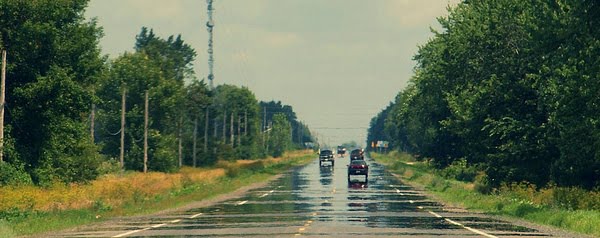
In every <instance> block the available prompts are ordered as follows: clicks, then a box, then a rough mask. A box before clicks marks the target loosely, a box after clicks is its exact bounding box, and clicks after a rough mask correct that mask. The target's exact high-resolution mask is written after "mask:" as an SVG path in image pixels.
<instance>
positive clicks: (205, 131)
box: [194, 106, 208, 167]
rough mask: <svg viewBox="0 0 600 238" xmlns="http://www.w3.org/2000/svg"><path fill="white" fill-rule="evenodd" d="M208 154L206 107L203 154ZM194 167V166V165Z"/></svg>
mask: <svg viewBox="0 0 600 238" xmlns="http://www.w3.org/2000/svg"><path fill="white" fill-rule="evenodd" d="M207 152H208V106H206V113H205V119H204V153H207ZM194 167H195V165H194Z"/></svg>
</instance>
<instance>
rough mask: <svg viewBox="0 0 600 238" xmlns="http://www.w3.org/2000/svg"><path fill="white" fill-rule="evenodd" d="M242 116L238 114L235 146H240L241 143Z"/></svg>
mask: <svg viewBox="0 0 600 238" xmlns="http://www.w3.org/2000/svg"><path fill="white" fill-rule="evenodd" d="M241 128H242V117H241V116H240V115H238V125H237V130H238V131H237V146H240V145H241V144H242V131H241Z"/></svg>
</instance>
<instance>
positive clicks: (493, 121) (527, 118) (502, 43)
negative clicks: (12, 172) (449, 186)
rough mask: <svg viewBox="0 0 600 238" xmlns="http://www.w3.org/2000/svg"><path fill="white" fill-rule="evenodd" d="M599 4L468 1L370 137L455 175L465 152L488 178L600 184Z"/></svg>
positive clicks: (446, 22)
mask: <svg viewBox="0 0 600 238" xmlns="http://www.w3.org/2000/svg"><path fill="white" fill-rule="evenodd" d="M598 9H600V4H598V3H596V2H595V1H546V0H538V1H519V0H507V1H468V2H463V3H460V4H458V5H457V6H456V7H455V8H452V9H450V12H449V15H448V16H447V17H441V18H440V19H439V22H440V24H441V25H442V27H443V30H442V31H440V32H434V33H435V36H434V37H433V38H432V39H431V40H430V41H428V42H427V43H426V44H425V45H423V46H421V47H420V48H419V51H418V53H417V55H416V56H415V60H416V61H417V67H416V69H415V75H414V76H413V78H412V79H411V81H410V84H409V86H408V87H407V88H406V89H405V90H403V91H402V92H400V93H399V94H398V96H397V97H396V100H395V101H394V102H393V103H392V104H391V105H390V106H388V107H387V108H385V109H384V110H383V111H382V112H381V113H380V114H379V115H377V116H376V117H374V118H373V119H372V121H371V127H370V129H369V133H370V134H369V136H370V137H369V140H373V139H374V138H375V137H378V138H386V137H387V138H389V139H390V141H391V142H392V145H393V146H394V147H395V148H398V149H401V150H403V151H407V152H410V153H413V154H416V155H418V157H419V158H427V159H428V160H430V161H431V164H432V165H434V166H435V167H436V168H439V169H442V171H446V173H449V174H448V176H450V177H454V176H462V175H460V174H461V173H462V172H460V171H462V170H464V168H462V169H461V168H460V166H458V167H457V164H456V163H463V162H462V161H460V160H462V159H464V160H465V161H466V164H469V165H475V164H477V165H478V166H477V168H478V169H479V170H481V172H484V173H485V177H482V179H486V180H487V182H485V184H486V185H485V186H483V187H487V186H491V187H496V188H497V187H499V186H501V184H502V183H512V182H522V181H527V182H530V183H533V184H535V185H538V186H544V185H547V184H549V183H552V182H554V183H556V184H558V185H561V186H569V187H570V186H580V187H584V188H586V189H588V190H589V189H592V188H594V187H598V186H600V182H599V180H598V179H595V178H598V177H599V176H600V162H599V160H598V159H597V154H599V148H600V147H598V144H600V142H599V140H598V138H600V137H598V135H600V129H599V128H600V127H598V120H597V119H596V118H598V117H599V116H600V114H599V112H600V106H598V105H600V101H599V100H600V98H599V97H598V95H597V93H596V92H598V91H599V90H600V83H598V80H597V79H598V78H600V73H599V72H600V66H599V65H600V64H599V62H600V57H599V55H600V41H598V39H597V36H598V34H599V33H600V30H598V29H599V28H598V27H596V25H594V24H598V13H597V12H598V11H594V10H598ZM386 114H387V116H386ZM382 117H385V119H382ZM382 128H383V131H382ZM456 161H460V162H456ZM446 167H449V169H447V170H446V169H444V168H446ZM467 174H468V176H467V177H468V178H465V179H467V180H472V179H473V175H475V174H476V173H475V171H474V170H473V171H469V172H468V173H467ZM465 175H466V174H465ZM482 182H483V181H482ZM482 185H483V184H482ZM484 190H488V189H487V188H486V189H484Z"/></svg>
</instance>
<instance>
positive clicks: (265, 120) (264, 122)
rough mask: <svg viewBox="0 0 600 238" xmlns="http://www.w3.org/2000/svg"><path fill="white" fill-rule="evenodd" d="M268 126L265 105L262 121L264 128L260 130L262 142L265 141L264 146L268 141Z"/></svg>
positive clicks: (264, 146)
mask: <svg viewBox="0 0 600 238" xmlns="http://www.w3.org/2000/svg"><path fill="white" fill-rule="evenodd" d="M266 127H267V107H266V106H265V107H263V121H262V128H261V130H260V132H261V133H262V142H263V148H266V141H265V130H266Z"/></svg>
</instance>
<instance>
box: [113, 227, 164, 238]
mask: <svg viewBox="0 0 600 238" xmlns="http://www.w3.org/2000/svg"><path fill="white" fill-rule="evenodd" d="M160 225H161V226H163V225H166V224H160ZM157 226H158V225H157ZM161 226H158V227H161ZM152 228H156V227H154V226H152V227H146V228H144V229H139V230H135V231H129V232H125V233H123V234H119V235H116V236H113V237H124V236H128V235H131V234H133V233H138V232H142V231H147V230H150V229H152Z"/></svg>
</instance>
